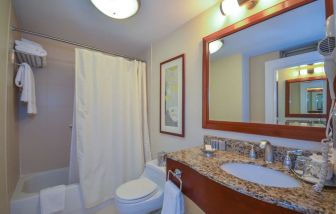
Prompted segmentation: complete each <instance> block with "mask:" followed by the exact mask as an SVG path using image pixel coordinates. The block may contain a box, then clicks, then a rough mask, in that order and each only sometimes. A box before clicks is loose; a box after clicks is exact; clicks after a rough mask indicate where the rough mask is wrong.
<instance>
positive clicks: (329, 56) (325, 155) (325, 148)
mask: <svg viewBox="0 0 336 214" xmlns="http://www.w3.org/2000/svg"><path fill="white" fill-rule="evenodd" d="M326 27H327V28H326V38H324V39H322V40H321V41H320V42H319V43H318V51H319V52H320V54H321V55H323V56H324V71H325V73H326V76H327V78H328V82H329V90H330V96H331V99H332V104H331V108H330V113H329V117H328V121H327V124H326V138H325V139H323V140H322V141H321V142H322V143H323V144H322V160H323V162H322V167H321V172H320V176H319V177H320V178H319V181H318V183H317V184H315V185H314V190H315V191H317V192H321V191H322V189H323V187H324V184H325V181H326V177H327V171H328V170H327V168H328V162H329V145H330V144H333V143H334V142H333V140H332V139H333V135H334V133H333V129H332V127H331V123H332V117H333V115H334V112H335V91H334V79H335V76H336V48H335V47H336V43H335V42H336V41H335V34H336V32H335V18H334V15H332V16H330V17H328V19H327V26H326ZM334 156H335V154H334ZM332 162H333V163H334V164H335V160H332Z"/></svg>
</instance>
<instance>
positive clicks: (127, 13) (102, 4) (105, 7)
mask: <svg viewBox="0 0 336 214" xmlns="http://www.w3.org/2000/svg"><path fill="white" fill-rule="evenodd" d="M91 2H92V4H93V5H94V6H95V7H96V8H97V9H98V10H99V11H101V12H102V13H104V14H105V15H107V16H109V17H111V18H114V19H127V18H129V17H131V16H133V15H135V14H136V13H137V12H138V10H139V8H140V0H91Z"/></svg>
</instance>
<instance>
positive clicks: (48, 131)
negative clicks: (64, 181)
mask: <svg viewBox="0 0 336 214" xmlns="http://www.w3.org/2000/svg"><path fill="white" fill-rule="evenodd" d="M23 37H24V38H27V39H30V40H33V41H36V42H38V43H40V44H42V45H43V47H44V48H45V49H46V50H47V52H48V56H47V66H46V67H44V68H42V69H34V75H35V82H36V85H35V87H36V99H37V111H38V114H37V115H36V116H33V117H31V116H27V114H26V107H25V106H24V105H23V104H20V113H19V115H20V122H19V132H20V134H19V140H20V160H21V174H28V173H32V172H39V171H45V170H50V169H56V168H62V167H67V166H68V162H69V153H70V141H71V129H70V128H69V124H71V123H72V110H73V99H74V81H75V49H74V47H73V46H71V45H66V44H63V43H59V42H56V41H51V40H47V39H43V38H38V37H34V36H30V35H26V34H23Z"/></svg>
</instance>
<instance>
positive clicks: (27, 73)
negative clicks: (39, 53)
mask: <svg viewBox="0 0 336 214" xmlns="http://www.w3.org/2000/svg"><path fill="white" fill-rule="evenodd" d="M15 85H16V86H17V87H19V88H22V92H21V101H22V102H25V103H27V113H28V114H36V113H37V109H36V97H35V79H34V74H33V71H32V69H31V67H30V66H29V65H28V64H27V63H22V64H21V65H20V67H19V70H18V71H17V73H16V77H15Z"/></svg>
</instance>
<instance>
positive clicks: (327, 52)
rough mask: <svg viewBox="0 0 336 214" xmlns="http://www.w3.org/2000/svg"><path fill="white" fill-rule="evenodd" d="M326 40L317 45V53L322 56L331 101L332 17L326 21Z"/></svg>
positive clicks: (335, 54) (335, 60)
mask: <svg viewBox="0 0 336 214" xmlns="http://www.w3.org/2000/svg"><path fill="white" fill-rule="evenodd" d="M326 30H327V31H326V38H324V39H323V40H321V41H320V42H319V43H318V51H319V53H320V54H321V55H323V56H324V71H325V73H326V76H327V78H328V82H329V90H330V96H331V99H333V100H334V99H335V91H334V79H335V76H336V48H335V47H336V41H335V19H334V15H332V16H329V18H328V19H327V28H326Z"/></svg>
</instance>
